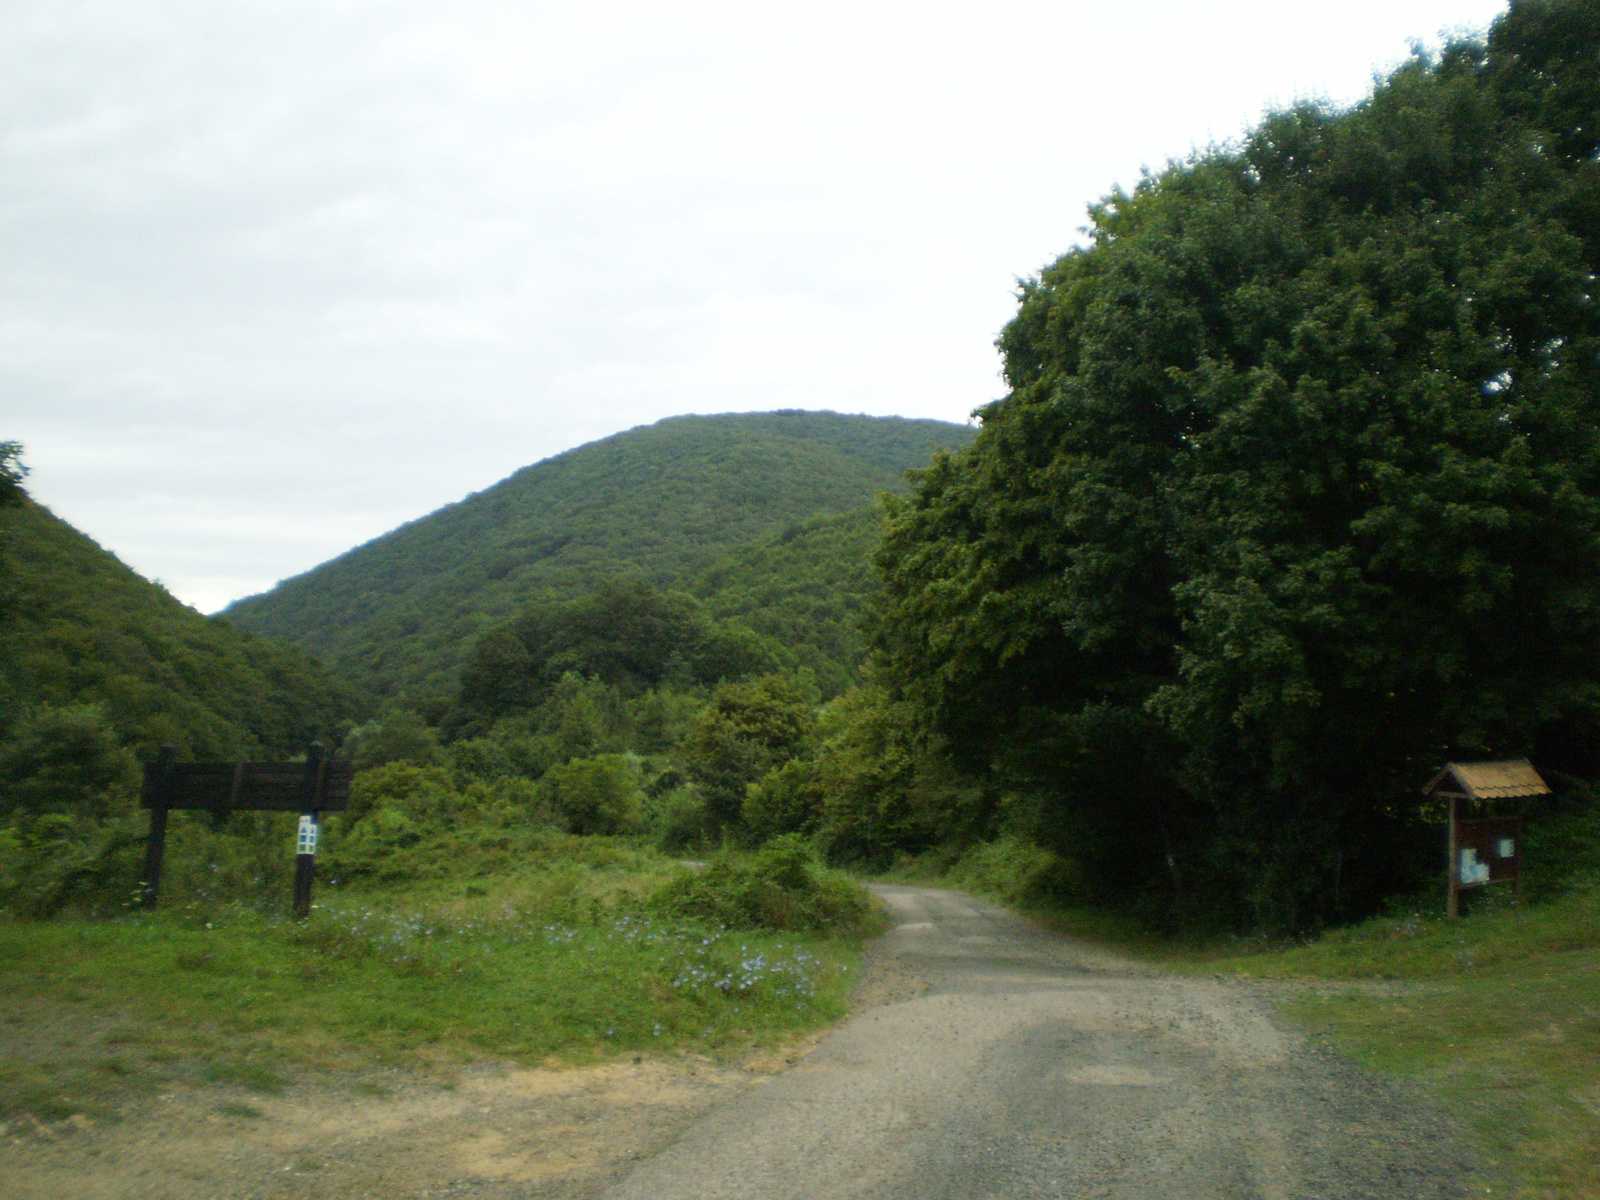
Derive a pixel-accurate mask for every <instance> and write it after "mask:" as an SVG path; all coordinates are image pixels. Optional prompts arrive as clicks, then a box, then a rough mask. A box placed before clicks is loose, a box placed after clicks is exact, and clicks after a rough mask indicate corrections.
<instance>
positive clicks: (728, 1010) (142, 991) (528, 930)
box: [0, 839, 864, 1121]
mask: <svg viewBox="0 0 1600 1200" xmlns="http://www.w3.org/2000/svg"><path fill="white" fill-rule="evenodd" d="M573 843H574V844H573V845H572V846H570V847H568V850H569V853H568V854H566V855H562V854H559V853H555V852H554V850H553V851H552V853H551V854H550V855H549V856H548V857H547V858H546V860H545V861H543V862H540V863H536V864H534V865H533V866H532V867H529V868H527V869H524V870H522V871H519V872H516V873H508V874H505V875H501V876H494V877H485V876H474V877H472V878H471V879H470V880H468V881H461V880H457V881H454V882H452V881H449V880H443V881H440V882H436V883H429V884H426V885H416V886H412V887H408V888H406V889H403V890H402V889H395V888H374V889H371V890H367V891H361V892H357V891H352V890H348V889H347V890H342V891H335V890H332V889H325V890H324V892H323V902H322V903H321V904H320V905H319V907H318V908H317V909H316V910H315V911H314V913H313V916H312V919H311V920H310V921H308V922H307V923H305V924H304V925H295V924H293V923H291V922H287V921H284V920H281V919H274V918H271V917H268V916H263V915H262V914H260V913H259V912H252V911H250V910H248V909H246V908H243V907H239V908H232V907H210V908H200V907H198V906H191V907H186V908H183V909H178V910H173V911H166V912H160V913H156V914H151V915H148V916H139V915H134V916H127V917H122V918H118V919H115V920H109V921H82V920H60V921H49V922H25V921H8V922H4V923H0V995H4V996H5V997H6V1002H5V1014H6V1015H5V1019H4V1024H3V1025H0V1049H3V1050H4V1053H0V1115H4V1116H7V1117H12V1118H18V1117H20V1118H23V1119H26V1118H27V1116H28V1115H31V1116H32V1117H33V1118H37V1119H40V1120H45V1121H50V1120H62V1119H68V1118H70V1117H71V1116H72V1115H73V1114H74V1113H83V1114H86V1115H89V1116H91V1117H94V1118H96V1119H102V1118H105V1117H114V1116H115V1115H116V1113H117V1112H118V1111H119V1110H120V1109H121V1108H122V1107H123V1106H125V1104H126V1102H127V1101H128V1100H129V1099H131V1098H133V1097H135V1096H137V1095H139V1094H141V1093H150V1092H154V1091H158V1090H167V1089H170V1088H172V1087H182V1086H199V1085H206V1084H222V1085H227V1086H228V1087H229V1088H231V1089H233V1094H234V1096H235V1098H234V1099H232V1100H230V1102H231V1103H235V1104H237V1105H240V1106H241V1107H248V1104H247V1103H245V1099H244V1098H243V1097H239V1096H238V1095H237V1094H238V1093H239V1092H240V1091H243V1092H250V1091H257V1092H270V1091H272V1090H274V1089H277V1088H281V1087H283V1086H284V1085H285V1083H286V1082H288V1081H291V1080H293V1079H294V1078H296V1077H297V1075H298V1074H299V1073H300V1072H301V1071H302V1070H305V1069H308V1068H328V1067H343V1068H349V1069H353V1070H360V1069H361V1068H362V1067H363V1066H365V1065H371V1064H375V1063H403V1064H413V1065H416V1064H432V1065H435V1066H448V1065H449V1064H451V1063H460V1062H463V1061H467V1060H470V1059H472V1058H474V1057H477V1056H480V1055H484V1056H493V1057H495V1058H499V1059H509V1060H513V1061H521V1062H536V1061H541V1060H547V1059H548V1058H549V1057H550V1056H552V1055H554V1056H559V1058H560V1059H561V1060H562V1061H582V1060H585V1059H592V1058H595V1057H602V1056H607V1055H611V1054H618V1053H625V1052H640V1051H654V1052H676V1051H681V1050H696V1051H710V1052H726V1053H736V1052H739V1051H742V1050H744V1049H747V1048H754V1047H756V1046H759V1045H763V1044H769V1043H771V1042H774V1041H777V1040H780V1039H782V1038H784V1037H787V1036H791V1035H794V1034H799V1033H804V1032H806V1031H809V1030H812V1029H815V1028H817V1027H819V1026H822V1025H825V1024H827V1023H829V1022H832V1021H834V1020H837V1019H838V1018H839V1017H840V1016H842V1015H843V1013H844V1009H845V997H846V994H847V992H848V987H849V984H850V982H851V981H852V972H853V967H854V963H855V960H856V958H857V956H858V952H859V937H858V935H859V933H861V932H864V929H856V930H849V931H846V932H845V933H844V934H842V935H835V936H824V935H822V934H818V933H807V932H777V931H773V930H762V929H736V930H729V929H725V928H720V927H719V926H718V925H716V924H713V923H711V922H707V921H705V920H698V919H695V918H693V917H688V916H684V915H682V914H679V913H675V912H673V911H671V909H670V907H668V908H666V909H663V907H662V906H661V904H660V903H659V902H658V900H657V898H658V897H659V896H661V895H662V894H665V889H663V887H662V885H663V884H665V883H666V882H667V881H668V880H670V879H671V878H672V877H673V872H674V870H675V868H674V867H673V865H672V864H671V863H670V862H669V861H667V860H666V859H664V858H662V857H661V856H659V855H656V854H654V853H652V852H648V851H640V850H635V849H630V848H628V847H626V846H618V845H615V844H613V845H610V846H604V845H601V844H599V843H598V840H597V839H573Z"/></svg>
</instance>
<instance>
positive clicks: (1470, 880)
mask: <svg viewBox="0 0 1600 1200" xmlns="http://www.w3.org/2000/svg"><path fill="white" fill-rule="evenodd" d="M1422 794H1423V795H1425V796H1437V797H1438V798H1439V799H1441V800H1447V801H1449V804H1450V834H1449V841H1448V853H1449V858H1448V866H1447V869H1446V882H1445V912H1446V913H1447V914H1448V915H1450V916H1452V917H1455V916H1459V915H1460V914H1461V893H1462V892H1464V891H1467V890H1468V889H1470V888H1475V887H1486V886H1488V885H1489V884H1491V883H1509V884H1510V885H1511V888H1512V891H1516V890H1518V888H1519V887H1520V886H1521V885H1520V880H1521V877H1522V866H1521V864H1522V821H1521V818H1519V817H1515V816H1489V815H1488V813H1487V809H1488V806H1489V803H1490V802H1492V801H1495V800H1511V799H1517V798H1520V797H1523V796H1547V795H1549V794H1550V788H1549V787H1548V786H1547V785H1546V784H1545V781H1544V780H1543V779H1541V778H1539V772H1537V771H1535V770H1534V769H1533V764H1532V763H1530V762H1529V761H1528V760H1527V759H1525V758H1518V759H1510V760H1506V761H1501V762H1473V763H1445V765H1444V770H1442V771H1440V772H1439V773H1438V774H1437V775H1435V776H1434V777H1433V779H1432V780H1430V781H1429V783H1428V786H1427V787H1425V788H1423V789H1422ZM1463 800H1464V801H1466V802H1467V803H1468V804H1472V805H1475V806H1476V807H1477V808H1478V809H1479V810H1481V812H1480V815H1478V816H1476V817H1472V818H1467V817H1464V816H1463V815H1462V813H1461V809H1460V805H1461V802H1462V801H1463Z"/></svg>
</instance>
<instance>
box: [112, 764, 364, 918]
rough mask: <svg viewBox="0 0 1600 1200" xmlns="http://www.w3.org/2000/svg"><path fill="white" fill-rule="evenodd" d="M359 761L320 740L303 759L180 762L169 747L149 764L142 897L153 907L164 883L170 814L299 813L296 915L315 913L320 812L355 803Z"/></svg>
mask: <svg viewBox="0 0 1600 1200" xmlns="http://www.w3.org/2000/svg"><path fill="white" fill-rule="evenodd" d="M353 774H354V768H353V767H352V766H351V764H349V763H346V762H332V761H330V760H329V759H328V758H327V757H326V751H324V749H323V746H322V743H321V742H313V743H312V744H311V748H310V750H309V751H307V753H306V760H305V762H303V763H295V762H289V763H280V762H231V763H230V762H189V763H181V762H179V761H178V753H177V750H176V749H174V748H173V747H172V746H163V747H162V749H161V757H160V758H159V759H157V760H156V761H155V762H153V763H146V764H145V768H144V788H143V790H142V792H141V793H140V802H141V803H142V804H143V805H144V807H145V808H148V809H149V810H150V838H149V840H148V841H147V842H146V843H145V859H144V881H143V883H142V884H141V885H140V888H141V891H142V896H141V902H142V904H143V906H144V907H145V908H154V907H155V906H156V898H157V896H158V895H159V893H160V890H161V860H162V859H163V858H164V857H165V856H166V851H167V813H169V812H170V811H172V810H173V809H175V808H181V809H191V810H198V811H203V812H298V813H299V814H300V825H299V829H298V830H297V831H296V835H295V843H296V846H295V849H296V856H295V871H294V916H295V919H296V920H304V919H305V918H306V917H307V916H308V915H310V912H311V883H312V880H313V878H314V876H315V873H316V870H315V867H316V853H317V832H318V829H317V826H318V822H319V819H320V817H321V814H323V813H325V812H339V811H340V810H342V809H344V808H347V807H349V804H350V779H351V776H352V775H353Z"/></svg>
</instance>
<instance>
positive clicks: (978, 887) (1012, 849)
mask: <svg viewBox="0 0 1600 1200" xmlns="http://www.w3.org/2000/svg"><path fill="white" fill-rule="evenodd" d="M949 879H950V882H951V883H953V884H955V885H956V886H957V887H960V888H965V889H967V890H969V891H974V892H979V893H982V894H985V895H989V896H993V897H994V898H995V899H997V900H1000V901H1002V902H1003V903H1006V904H1016V905H1026V904H1030V903H1037V902H1038V901H1040V900H1043V899H1046V898H1050V897H1059V896H1061V895H1063V894H1067V893H1070V892H1071V891H1073V887H1072V883H1073V879H1072V870H1071V867H1070V865H1069V864H1068V863H1067V862H1066V861H1065V860H1064V859H1062V858H1061V857H1059V856H1058V855H1055V854H1052V853H1051V852H1050V851H1049V850H1045V849H1043V848H1042V847H1039V846H1035V845H1033V844H1032V843H1031V842H1025V841H1023V840H1022V839H1021V838H1015V837H1004V838H1000V839H999V840H998V841H993V842H980V843H978V844H977V845H975V846H973V847H972V848H971V849H969V850H968V851H967V852H966V853H965V854H963V855H962V856H961V857H960V858H959V859H958V860H956V863H955V865H954V866H953V867H952V868H951V870H950V874H949Z"/></svg>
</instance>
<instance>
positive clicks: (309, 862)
mask: <svg viewBox="0 0 1600 1200" xmlns="http://www.w3.org/2000/svg"><path fill="white" fill-rule="evenodd" d="M322 755H323V748H322V743H321V742H312V743H311V748H310V750H308V751H307V752H306V774H305V783H304V785H303V786H304V794H305V811H304V812H302V813H301V814H300V824H299V828H297V829H296V830H295V859H294V906H293V913H294V919H295V920H296V921H304V920H305V919H306V918H307V917H309V916H310V915H311V885H312V883H313V882H314V881H315V879H316V874H317V832H318V830H317V817H318V815H319V814H318V805H319V803H320V801H321V796H322V772H323V759H322Z"/></svg>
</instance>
